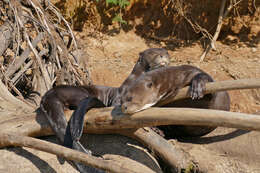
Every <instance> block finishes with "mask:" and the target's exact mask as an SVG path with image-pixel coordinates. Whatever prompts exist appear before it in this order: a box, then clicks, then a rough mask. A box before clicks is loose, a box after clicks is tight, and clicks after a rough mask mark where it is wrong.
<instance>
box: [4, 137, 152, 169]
mask: <svg viewBox="0 0 260 173" xmlns="http://www.w3.org/2000/svg"><path fill="white" fill-rule="evenodd" d="M0 144H1V145H3V144H5V145H11V146H20V147H29V148H34V149H37V150H40V151H45V152H48V153H51V154H55V155H58V156H61V157H63V158H65V159H67V160H75V161H77V162H80V163H83V164H86V165H89V166H92V167H95V168H99V169H102V170H107V171H110V172H126V173H137V172H139V173H142V172H143V171H144V170H140V169H135V170H132V169H131V168H130V167H128V166H127V165H126V164H116V163H115V162H114V161H113V160H104V159H100V158H96V157H94V156H90V155H87V154H85V153H83V152H79V151H76V150H72V149H69V148H65V147H63V146H61V145H57V144H53V143H50V142H47V141H42V140H40V139H35V138H32V137H26V136H20V135H13V134H5V133H0ZM147 169H148V168H147ZM145 170H146V169H145ZM146 171H147V170H146ZM150 172H153V171H152V170H151V171H150Z"/></svg>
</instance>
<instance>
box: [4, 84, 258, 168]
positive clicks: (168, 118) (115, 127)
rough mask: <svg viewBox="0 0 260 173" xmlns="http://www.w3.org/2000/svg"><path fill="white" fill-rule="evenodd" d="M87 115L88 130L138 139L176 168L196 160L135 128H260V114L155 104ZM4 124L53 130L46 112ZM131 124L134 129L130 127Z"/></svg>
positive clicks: (39, 132) (12, 129)
mask: <svg viewBox="0 0 260 173" xmlns="http://www.w3.org/2000/svg"><path fill="white" fill-rule="evenodd" d="M259 82H260V80H257V79H251V80H237V81H223V82H214V83H209V84H208V85H207V86H206V91H207V92H206V93H209V92H214V91H222V90H226V89H246V88H257V87H258V88H259V87H260V83H259ZM187 90H188V88H184V89H182V90H180V95H178V96H177V99H181V98H185V97H187V96H186V93H187ZM181 93H182V94H181ZM70 115H71V111H69V112H66V118H67V119H69V117H70ZM87 115H88V116H86V117H87V118H86V119H85V122H86V124H87V126H86V127H85V129H84V131H85V132H88V133H100V134H104V133H106V134H108V133H119V134H123V135H126V136H130V137H133V138H135V139H138V140H139V141H141V142H142V143H144V144H145V145H146V146H148V148H150V149H151V150H153V151H155V152H156V153H157V154H158V155H159V156H160V157H161V158H163V159H164V160H165V161H166V162H168V163H169V164H170V165H171V166H172V167H174V168H175V169H180V168H182V169H183V168H187V167H188V166H189V165H190V164H192V160H191V159H190V158H189V157H188V156H187V155H186V153H184V152H182V151H180V150H178V149H177V148H175V147H174V146H172V145H171V144H169V143H168V142H167V141H166V140H164V139H163V138H162V137H160V136H159V135H157V134H155V133H154V132H152V131H150V130H143V129H138V130H133V128H135V129H137V128H140V127H144V126H157V125H169V124H186V125H207V126H208V125H212V126H225V127H236V128H242V129H250V130H260V125H259V124H260V117H259V116H255V115H249V114H241V113H232V112H225V111H214V110H199V109H178V108H170V109H169V108H151V109H148V110H145V111H143V112H139V113H137V114H135V115H132V116H128V115H123V114H122V113H121V111H120V110H119V109H115V108H103V109H93V110H91V111H89V112H88V113H87ZM0 128H1V129H4V131H3V132H7V133H16V134H20V135H25V136H43V135H50V134H53V133H52V131H51V129H50V128H49V126H48V123H47V121H46V120H45V118H44V116H43V115H41V114H40V113H39V114H38V115H37V116H36V117H35V115H30V116H26V117H21V118H16V119H12V120H8V121H4V122H0ZM129 128H131V129H132V130H129ZM123 129H125V130H123ZM159 141H160V142H159ZM5 145H6V144H5ZM5 145H4V144H2V145H0V146H1V147H3V146H5ZM169 151H171V152H169Z"/></svg>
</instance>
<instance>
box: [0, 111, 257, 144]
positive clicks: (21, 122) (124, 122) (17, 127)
mask: <svg viewBox="0 0 260 173" xmlns="http://www.w3.org/2000/svg"><path fill="white" fill-rule="evenodd" d="M71 113H72V111H68V112H66V118H67V119H68V118H69V117H70V115H71ZM84 121H85V124H87V125H86V126H85V127H84V131H85V132H87V133H96V134H98V133H101V134H102V133H111V132H113V133H114V132H115V131H116V130H118V131H119V130H121V129H131V128H134V129H137V128H141V127H149V126H159V125H171V124H182V125H205V126H221V127H231V128H238V129H246V130H257V131H260V117H259V116H258V115H251V114H245V113H235V112H227V111H219V110H203V109H190V108H150V109H147V110H144V111H142V112H138V113H135V114H134V115H131V116H129V115H124V114H122V113H121V112H120V110H116V109H115V108H112V107H110V108H99V109H93V110H90V111H89V112H88V113H87V116H86V118H85V120H84ZM0 128H1V129H2V130H1V131H2V132H5V133H14V134H19V135H24V136H45V135H51V134H53V133H52V131H51V129H50V127H49V125H48V123H47V121H46V119H45V117H43V115H41V114H38V115H37V116H36V115H35V114H31V115H28V116H25V117H21V118H14V119H12V120H8V121H3V122H0ZM1 147H3V146H1Z"/></svg>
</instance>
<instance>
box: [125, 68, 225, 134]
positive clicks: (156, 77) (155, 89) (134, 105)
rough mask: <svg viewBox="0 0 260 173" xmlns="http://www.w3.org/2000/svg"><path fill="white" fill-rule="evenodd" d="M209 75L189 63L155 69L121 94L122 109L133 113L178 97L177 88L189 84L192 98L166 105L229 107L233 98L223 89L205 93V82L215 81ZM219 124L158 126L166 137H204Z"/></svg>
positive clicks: (222, 108) (207, 107)
mask: <svg viewBox="0 0 260 173" xmlns="http://www.w3.org/2000/svg"><path fill="white" fill-rule="evenodd" d="M213 81H214V80H213V79H212V77H211V76H210V75H208V74H207V73H205V72H204V71H202V70H201V69H199V68H197V67H194V66H190V65H181V66H170V67H163V68H160V69H155V70H153V71H150V72H147V73H146V74H145V75H141V76H140V77H139V78H138V79H137V80H136V82H134V83H132V84H131V85H130V86H129V87H128V88H127V90H125V92H124V93H122V96H121V99H122V100H121V102H122V106H121V107H122V112H123V113H126V114H133V113H135V112H138V111H141V110H144V109H147V108H149V107H151V106H154V105H156V103H158V102H159V101H160V100H164V99H166V98H168V97H173V96H175V95H176V94H177V93H178V91H179V90H180V89H181V88H183V87H185V86H190V89H189V92H188V95H189V96H190V98H188V99H182V100H179V101H175V102H172V103H169V104H167V105H164V106H163V107H186V108H204V109H218V110H225V111H229V110H230V98H229V95H228V93H227V92H225V91H221V92H216V93H213V94H207V95H205V96H204V94H203V92H204V90H205V83H207V82H213ZM215 128H216V127H206V126H184V125H167V126H159V129H161V130H162V131H163V132H164V134H165V135H166V137H168V138H169V137H170V138H172V137H187V136H203V135H206V134H208V133H210V132H211V131H213V130H214V129H215Z"/></svg>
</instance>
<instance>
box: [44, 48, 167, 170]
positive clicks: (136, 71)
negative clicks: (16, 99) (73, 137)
mask: <svg viewBox="0 0 260 173" xmlns="http://www.w3.org/2000/svg"><path fill="white" fill-rule="evenodd" d="M169 61H170V60H169V54H168V51H167V50H165V49H163V48H150V49H147V50H145V51H143V52H141V53H140V54H139V59H138V61H137V63H136V64H135V66H134V68H133V70H132V72H131V74H130V75H129V76H128V78H127V79H126V80H125V81H124V82H123V84H122V85H121V86H120V87H119V88H116V87H107V86H97V85H89V86H68V85H62V86H57V87H54V88H52V89H50V90H49V91H47V92H46V94H45V95H44V96H43V97H42V100H41V103H40V108H41V110H42V112H43V113H44V116H46V118H47V120H48V122H49V124H50V126H51V128H52V130H53V131H54V133H55V135H56V136H57V139H58V142H59V143H60V144H62V145H64V146H67V147H70V148H74V149H76V150H79V151H82V152H86V153H90V151H87V150H86V149H85V148H84V147H83V146H81V144H80V143H79V141H76V142H74V143H73V144H72V143H71V141H70V140H65V139H64V136H65V134H66V133H67V136H70V132H69V131H68V130H67V120H66V118H65V116H64V109H65V108H70V109H74V110H75V109H76V108H77V107H78V105H79V104H80V102H81V101H82V100H84V99H87V100H88V99H90V100H91V101H92V102H95V104H93V105H92V107H105V106H115V105H119V104H120V100H121V93H122V92H125V90H127V87H128V86H129V85H131V83H133V82H134V81H135V80H136V79H137V78H138V77H139V76H140V75H142V74H143V73H146V72H148V71H151V70H153V69H156V68H159V67H163V66H167V65H168V64H169ZM90 105H91V104H90ZM67 138H68V137H66V139H67ZM69 139H70V138H69ZM74 165H75V166H76V167H77V169H78V170H79V171H80V172H85V171H90V172H98V171H97V170H95V169H94V168H88V167H84V165H82V164H79V163H76V162H74ZM87 169H88V170H87Z"/></svg>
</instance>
